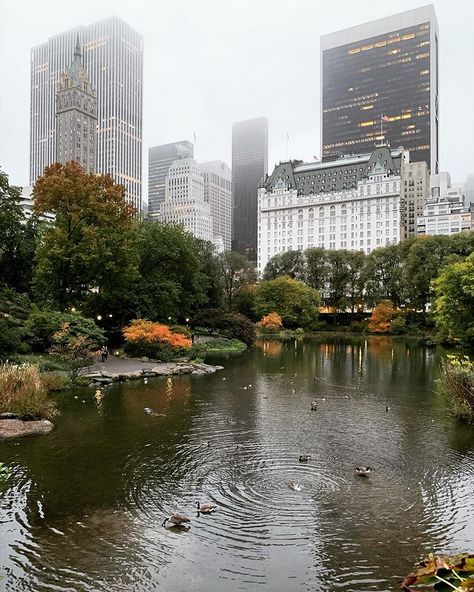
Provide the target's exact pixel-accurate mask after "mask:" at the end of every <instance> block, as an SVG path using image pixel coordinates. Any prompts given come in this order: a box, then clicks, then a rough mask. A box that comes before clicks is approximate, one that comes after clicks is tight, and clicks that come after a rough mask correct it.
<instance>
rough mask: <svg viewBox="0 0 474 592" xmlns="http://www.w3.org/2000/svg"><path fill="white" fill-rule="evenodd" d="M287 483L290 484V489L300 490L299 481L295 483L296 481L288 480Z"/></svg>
mask: <svg viewBox="0 0 474 592" xmlns="http://www.w3.org/2000/svg"><path fill="white" fill-rule="evenodd" d="M288 485H289V486H290V489H292V490H293V491H301V485H300V484H299V483H296V481H290V482H289V483H288Z"/></svg>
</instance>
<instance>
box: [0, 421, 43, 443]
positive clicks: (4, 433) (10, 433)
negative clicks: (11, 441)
mask: <svg viewBox="0 0 474 592" xmlns="http://www.w3.org/2000/svg"><path fill="white" fill-rule="evenodd" d="M53 428H54V424H52V423H51V422H50V421H49V420H47V419H39V420H33V421H23V420H21V419H0V440H2V439H3V440H6V439H8V438H22V437H23V436H39V435H42V434H49V432H50V431H51V430H52V429H53Z"/></svg>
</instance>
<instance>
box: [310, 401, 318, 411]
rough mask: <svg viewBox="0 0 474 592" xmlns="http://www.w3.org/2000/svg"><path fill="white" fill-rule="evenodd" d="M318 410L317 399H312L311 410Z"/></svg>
mask: <svg viewBox="0 0 474 592" xmlns="http://www.w3.org/2000/svg"><path fill="white" fill-rule="evenodd" d="M317 410H318V402H317V401H313V402H312V403H311V411H317Z"/></svg>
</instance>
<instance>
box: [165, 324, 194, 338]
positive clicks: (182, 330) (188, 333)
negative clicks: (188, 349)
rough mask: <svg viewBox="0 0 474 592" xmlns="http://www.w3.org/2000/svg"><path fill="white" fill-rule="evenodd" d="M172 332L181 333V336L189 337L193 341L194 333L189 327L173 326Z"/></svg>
mask: <svg viewBox="0 0 474 592" xmlns="http://www.w3.org/2000/svg"><path fill="white" fill-rule="evenodd" d="M170 331H171V332H172V333H179V334H180V335H184V336H185V337H188V338H189V339H191V335H192V332H191V331H190V330H189V329H188V328H187V327H184V326H183V325H172V326H171V327H170Z"/></svg>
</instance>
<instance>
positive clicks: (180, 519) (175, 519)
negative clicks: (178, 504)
mask: <svg viewBox="0 0 474 592" xmlns="http://www.w3.org/2000/svg"><path fill="white" fill-rule="evenodd" d="M167 522H171V524H172V525H173V526H181V525H182V524H185V523H186V522H191V520H190V519H189V518H188V517H187V516H183V514H172V515H171V516H170V517H169V518H165V519H164V520H163V524H162V526H165V524H166V523H167Z"/></svg>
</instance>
